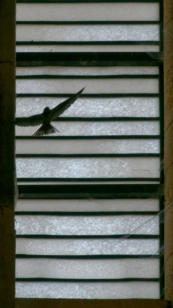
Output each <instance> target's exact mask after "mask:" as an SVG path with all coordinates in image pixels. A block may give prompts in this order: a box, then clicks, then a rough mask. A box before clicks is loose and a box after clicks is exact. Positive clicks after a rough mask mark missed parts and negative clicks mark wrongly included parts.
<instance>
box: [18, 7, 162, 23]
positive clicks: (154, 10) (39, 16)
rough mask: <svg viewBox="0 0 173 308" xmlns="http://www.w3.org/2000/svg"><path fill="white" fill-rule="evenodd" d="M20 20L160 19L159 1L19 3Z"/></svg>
mask: <svg viewBox="0 0 173 308" xmlns="http://www.w3.org/2000/svg"><path fill="white" fill-rule="evenodd" d="M16 9H17V16H16V19H17V20H18V21H19V20H40V21H41V20H63V21H68V20H69V18H70V20H73V21H76V20H136V17H137V19H138V20H144V21H145V20H158V19H159V4H158V3H147V4H146V3H102V4H101V5H100V3H82V4H79V3H72V4H71V3H68V4H65V3H59V4H58V3H46V4H45V3H44V4H38V3H37V4H27V3H25V4H17V8H16Z"/></svg>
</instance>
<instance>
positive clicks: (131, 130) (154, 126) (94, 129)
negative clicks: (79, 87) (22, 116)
mask: <svg viewBox="0 0 173 308" xmlns="http://www.w3.org/2000/svg"><path fill="white" fill-rule="evenodd" d="M53 126H54V127H56V128H57V129H58V131H59V132H58V133H56V134H54V135H57V136H68V135H69V136H73V135H74V136H78V135H79V136H94V135H104V136H107V135H127V136H128V135H158V134H159V131H160V129H159V122H147V121H142V122H140V121H139V122H133V121H132V122H122V121H121V122H120V121H116V122H115V121H114V122H113V121H112V122H59V123H55V122H54V123H53ZM37 129H38V127H36V126H34V127H19V126H16V135H17V136H18V135H21V136H23V135H32V134H34V133H35V132H36V130H37Z"/></svg>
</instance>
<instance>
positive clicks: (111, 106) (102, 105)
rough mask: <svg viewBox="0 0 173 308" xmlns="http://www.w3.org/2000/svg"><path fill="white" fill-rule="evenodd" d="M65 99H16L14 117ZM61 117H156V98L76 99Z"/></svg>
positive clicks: (34, 111) (50, 106)
mask: <svg viewBox="0 0 173 308" xmlns="http://www.w3.org/2000/svg"><path fill="white" fill-rule="evenodd" d="M65 99H67V98H64V97H62V98H56V97H55V98H47V97H35V98H17V100H16V108H17V109H16V116H17V117H26V116H30V115H34V114H36V113H40V112H42V111H43V109H44V108H45V107H46V106H49V108H53V107H55V106H57V105H58V104H59V103H61V102H63V101H64V100H65ZM62 116H63V117H66V116H67V117H68V116H69V117H158V116H159V99H158V98H142V97H141V98H139V97H128V98H126V97H124V98H78V99H77V100H76V102H75V103H74V104H73V105H71V106H70V107H69V108H68V109H67V110H66V111H65V112H64V113H63V115H62Z"/></svg>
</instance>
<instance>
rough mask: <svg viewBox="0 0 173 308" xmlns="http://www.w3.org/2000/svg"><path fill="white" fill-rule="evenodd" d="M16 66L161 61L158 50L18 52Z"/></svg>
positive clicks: (135, 64) (121, 63)
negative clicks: (145, 51)
mask: <svg viewBox="0 0 173 308" xmlns="http://www.w3.org/2000/svg"><path fill="white" fill-rule="evenodd" d="M16 61H17V66H20V67H21V66H47V65H50V66H52V65H53V66H54V65H60V66H106V67H107V66H113V65H122V66H127V65H132V66H137V65H140V66H153V65H158V64H161V63H162V55H161V54H160V53H158V52H147V53H143V52H130V53H129V52H125V53H122V52H107V53H106V52H103V53H102V52H87V53H86V52H82V53H81V52H72V53H69V52H68V53H67V52H64V53H62V52H27V53H26V52H23V53H22V52H18V53H17V54H16Z"/></svg>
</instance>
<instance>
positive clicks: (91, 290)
mask: <svg viewBox="0 0 173 308" xmlns="http://www.w3.org/2000/svg"><path fill="white" fill-rule="evenodd" d="M16 297H24V298H26V297H27V298H34V297H38V298H91V299H94V298H108V299H109V298H110V299H111V298H158V299H159V298H160V286H159V283H158V282H123V283H94V284H93V283H16Z"/></svg>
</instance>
